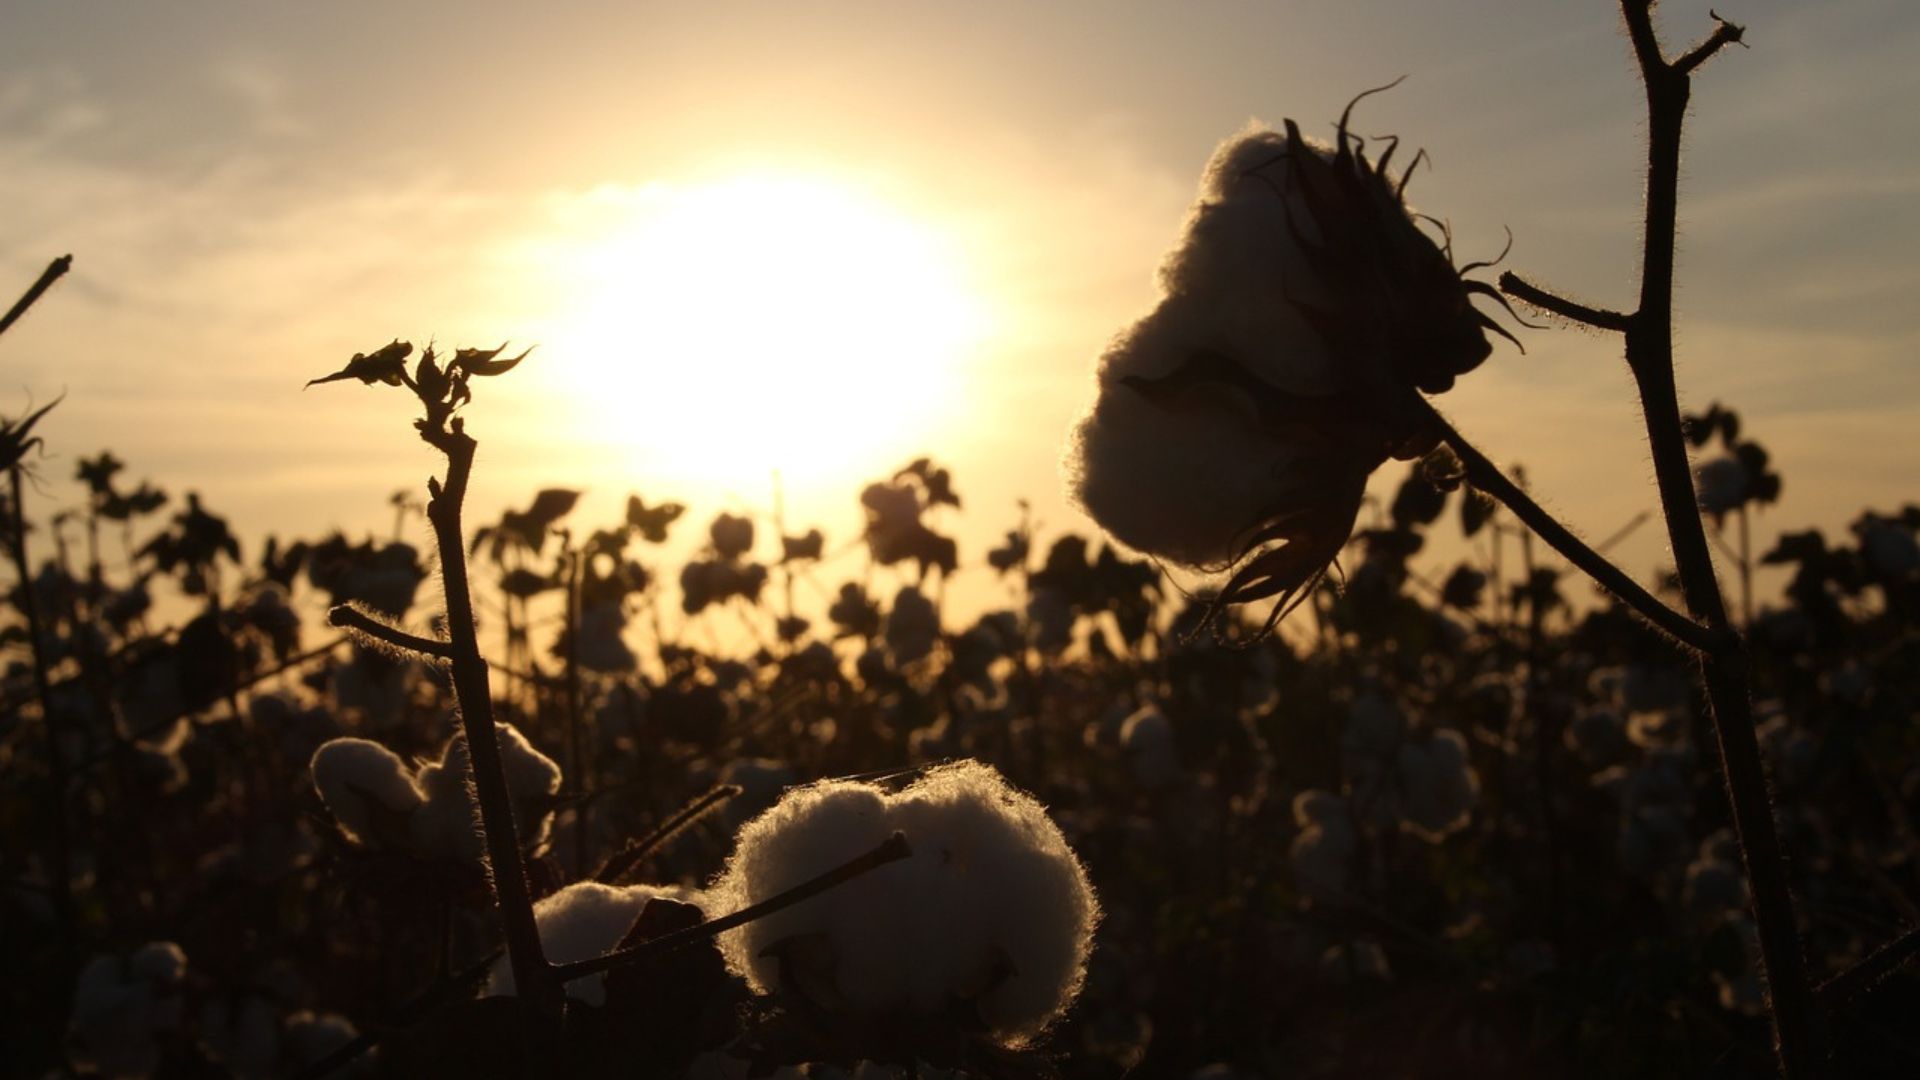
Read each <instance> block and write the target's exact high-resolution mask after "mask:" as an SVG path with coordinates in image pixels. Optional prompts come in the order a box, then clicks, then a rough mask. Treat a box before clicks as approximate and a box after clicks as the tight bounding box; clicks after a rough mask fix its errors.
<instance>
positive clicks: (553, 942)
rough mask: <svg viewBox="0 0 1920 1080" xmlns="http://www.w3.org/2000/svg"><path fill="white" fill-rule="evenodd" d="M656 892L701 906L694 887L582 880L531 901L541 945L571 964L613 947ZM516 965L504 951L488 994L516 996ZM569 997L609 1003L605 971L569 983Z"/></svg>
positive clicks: (554, 957) (552, 956)
mask: <svg viewBox="0 0 1920 1080" xmlns="http://www.w3.org/2000/svg"><path fill="white" fill-rule="evenodd" d="M655 897H664V898H666V899H668V900H676V901H679V902H680V903H683V904H693V905H694V906H696V907H699V906H701V897H700V895H699V894H698V893H696V892H694V891H693V890H692V889H685V888H681V887H680V886H677V885H665V886H662V885H602V884H600V883H599V882H597V881H579V882H575V883H574V884H572V885H569V886H567V887H566V888H564V889H561V890H560V891H559V892H557V893H554V894H553V895H552V896H549V897H546V898H545V899H543V900H541V901H540V902H539V903H537V904H535V905H533V921H534V923H535V925H537V926H538V927H539V928H540V945H541V948H542V950H543V951H545V953H546V954H547V960H548V962H549V963H554V964H571V963H573V962H575V961H578V960H592V959H594V958H595V957H599V956H605V955H606V954H608V953H610V952H612V951H613V950H614V948H615V947H616V946H618V945H619V944H620V942H621V939H623V938H625V937H626V936H627V931H628V930H631V929H633V923H634V920H635V919H638V918H639V917H640V912H641V910H642V909H644V908H645V907H646V906H647V902H648V901H650V900H652V899H654V898H655ZM513 992H514V986H513V967H512V965H510V964H509V963H508V962H507V958H506V957H505V956H502V957H501V958H500V959H499V960H498V961H496V962H495V963H494V965H493V970H492V972H491V973H490V974H489V975H488V976H487V993H486V996H488V997H503V996H512V994H513ZM567 996H568V997H570V998H574V999H576V1000H578V1001H583V1002H586V1003H587V1004H588V1005H593V1006H596V1007H597V1006H601V1005H605V1004H606V1003H607V976H606V974H605V973H604V972H603V973H601V974H598V975H589V976H587V977H586V978H584V979H575V980H573V981H572V982H570V983H568V984H567Z"/></svg>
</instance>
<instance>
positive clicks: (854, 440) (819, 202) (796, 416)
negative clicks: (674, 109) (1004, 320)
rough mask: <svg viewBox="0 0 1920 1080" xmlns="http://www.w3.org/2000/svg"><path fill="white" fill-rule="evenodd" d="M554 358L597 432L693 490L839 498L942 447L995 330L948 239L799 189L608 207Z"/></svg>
mask: <svg viewBox="0 0 1920 1080" xmlns="http://www.w3.org/2000/svg"><path fill="white" fill-rule="evenodd" d="M613 201H614V202H615V203H616V207H617V208H616V209H615V210H614V211H613V212H612V213H611V214H609V215H608V216H609V217H610V218H611V219H612V221H613V222H614V226H613V229H612V231H611V233H610V234H608V235H606V237H605V238H604V239H602V240H597V241H592V242H589V243H588V244H587V245H585V246H584V247H583V250H582V251H581V253H580V254H579V256H578V260H579V269H578V271H577V272H578V273H579V274H580V276H581V278H582V279H583V280H584V281H585V282H586V284H585V287H584V288H583V290H582V294H581V295H582V299H581V301H580V303H579V306H578V308H577V309H576V310H575V311H574V312H573V313H571V314H570V315H569V316H567V317H566V318H565V319H564V320H563V321H561V322H560V323H559V324H558V325H557V326H556V327H555V337H556V340H554V341H553V342H552V343H551V348H550V350H549V351H550V353H552V354H557V355H559V356H560V357H561V361H562V363H563V364H564V366H565V367H566V368H567V369H568V370H569V371H571V372H573V373H574V375H575V377H576V379H578V380H579V381H580V383H581V385H580V386H579V388H578V400H580V401H582V402H585V403H587V404H586V405H585V406H584V410H583V416H582V419H583V421H584V422H586V423H589V424H593V425H599V426H601V427H603V428H604V429H605V430H607V431H608V432H609V433H612V434H614V435H615V438H616V441H618V442H621V443H624V444H626V445H628V446H630V447H632V449H633V453H634V456H635V458H636V459H638V460H636V461H634V462H633V464H635V465H645V466H647V467H648V468H650V469H653V470H654V471H656V472H657V471H658V469H659V467H660V466H661V464H663V463H665V464H667V465H668V467H670V468H671V469H672V470H673V471H674V472H677V473H680V474H681V476H682V478H683V479H687V480H691V481H697V482H701V483H705V484H722V485H730V484H745V485H748V486H752V487H756V488H757V487H758V485H760V484H761V483H763V482H764V480H765V478H766V477H767V476H768V474H769V473H770V471H771V470H773V469H775V468H778V469H780V470H781V471H782V472H783V474H785V475H787V476H788V477H790V478H792V479H794V480H796V481H798V482H799V483H801V484H810V483H815V482H824V483H832V484H840V485H844V484H846V483H847V482H849V481H851V480H853V479H856V478H857V477H858V476H859V475H862V474H863V472H866V471H874V470H879V469H884V468H886V467H888V466H890V465H892V464H894V462H893V461H892V458H894V457H898V456H900V455H902V454H910V453H912V452H914V451H916V450H917V449H919V447H920V445H921V440H924V439H927V438H931V437H933V436H934V435H935V434H936V433H938V432H939V431H941V430H942V429H943V428H944V427H945V425H946V424H947V422H948V421H949V419H951V418H952V416H953V411H954V410H955V408H956V407H957V405H958V404H959V403H960V402H961V401H963V400H964V392H965V388H964V372H963V366H964V363H965V360H966V358H967V354H968V351H969V348H970V346H972V345H974V344H976V343H977V342H978V341H979V340H980V338H981V336H982V333H983V330H984V326H985V321H986V320H985V312H984V305H983V303H982V301H981V299H980V298H979V296H978V295H977V294H976V293H975V292H974V290H973V289H972V288H971V287H970V285H969V283H968V281H967V278H966V274H965V267H964V266H963V264H962V262H961V259H960V256H959V254H958V252H957V251H956V249H955V246H954V245H953V244H952V242H951V241H950V240H949V239H948V238H947V237H945V236H943V235H941V233H940V232H939V231H938V230H937V229H936V228H934V227H932V226H931V225H930V224H929V223H926V222H923V221H920V220H917V219H916V218H915V217H913V216H911V215H910V214H908V213H906V212H904V211H903V210H901V209H899V208H897V207H894V206H891V205H888V204H887V203H885V202H882V201H878V200H876V199H874V198H872V197H870V196H868V195H867V194H865V193H863V192H861V191H859V190H857V189H855V188H853V187H850V186H845V185H841V184H837V183H834V182H830V181H827V180H822V179H815V178H806V177H798V176H792V177H789V176H745V177H736V178H731V179H726V180H721V181H716V182H712V183H706V184H702V185H698V186H690V187H679V186H668V185H656V186H651V187H647V188H643V189H640V190H638V191H634V192H630V193H624V194H621V195H619V196H615V197H613Z"/></svg>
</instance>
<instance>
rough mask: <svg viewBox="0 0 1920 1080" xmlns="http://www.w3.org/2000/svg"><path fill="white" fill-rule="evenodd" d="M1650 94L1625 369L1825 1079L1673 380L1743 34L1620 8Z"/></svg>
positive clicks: (1739, 661)
mask: <svg viewBox="0 0 1920 1080" xmlns="http://www.w3.org/2000/svg"><path fill="white" fill-rule="evenodd" d="M1621 10H1622V13H1623V14H1624V15H1625V17H1626V23H1627V34H1628V37H1630V38H1631V39H1632V41H1633V50H1634V55H1635V56H1636V58H1637V59H1638V60H1639V64H1640V73H1641V77H1642V81H1643V82H1644V83H1645V86H1646V94H1647V120H1648V149H1647V190H1646V228H1645V229H1644V230H1643V231H1642V236H1643V237H1644V239H1645V247H1644V251H1643V253H1642V262H1641V276H1640V306H1639V308H1638V310H1636V311H1635V312H1634V313H1633V314H1632V316H1631V317H1630V318H1629V321H1628V325H1627V332H1626V338H1627V348H1626V352H1627V366H1628V367H1629V368H1630V369H1632V372H1633V378H1634V382H1635V384H1636V385H1637V386H1638V387H1639V391H1640V403H1641V409H1642V412H1643V414H1644V415H1645V418H1646V426H1647V438H1648V442H1649V444H1650V446H1651V448H1652V454H1653V467H1654V476H1655V478H1656V480H1657V481H1658V484H1659V489H1660V503H1661V508H1662V509H1663V510H1664V511H1665V514H1666V519H1667V535H1668V539H1669V542H1670V543H1671V544H1672V547H1673V557H1674V562H1675V565H1676V566H1677V567H1678V569H1679V574H1680V588H1681V592H1682V594H1683V595H1684V597H1685V599H1686V604H1687V608H1688V610H1689V611H1690V612H1691V613H1692V615H1693V616H1694V618H1696V619H1698V620H1700V621H1701V622H1704V623H1705V624H1706V625H1707V626H1708V627H1710V628H1712V629H1713V630H1714V631H1716V636H1717V638H1718V639H1719V640H1720V641H1721V642H1722V643H1723V644H1722V645H1721V646H1720V647H1719V648H1716V649H1714V650H1711V651H1709V652H1707V653H1705V654H1703V655H1702V657H1701V675H1702V680H1703V681H1704V682H1705V684H1706V690H1707V697H1708V701H1709V703H1710V705H1711V707H1712V712H1713V721H1714V730H1715V733H1716V735H1717V736H1718V742H1719V745H1720V761H1721V765H1722V768H1723V770H1724V772H1725V776H1726V786H1727V796H1728V799H1729V801H1730V802H1731V803H1732V806H1733V818H1734V826H1735V828H1736V829H1737V830H1738V835H1739V838H1740V849H1741V854H1742V855H1743V856H1744V858H1745V862H1746V868H1747V883H1748V885H1749V887H1750V888H1751V890H1752V894H1753V909H1754V921H1755V923H1756V924H1757V926H1758V928H1759V937H1760V954H1761V960H1762V963H1763V965H1764V966H1765V968H1766V977H1767V987H1768V991H1769V996H1770V999H1771V1004H1772V1015H1773V1028H1774V1035H1775V1038H1776V1040H1777V1044H1778V1045H1777V1047H1776V1049H1777V1050H1778V1053H1779V1056H1780V1065H1781V1068H1782V1070H1783V1072H1784V1074H1785V1075H1786V1076H1787V1077H1789V1078H1790V1080H1805V1078H1808V1077H1818V1076H1823V1075H1825V1074H1826V1072H1827V1068H1828V1055H1827V1048H1826V1045H1825V1031H1824V1024H1823V1022H1822V1017H1821V1015H1820V1013H1819V1010H1818V1008H1817V1007H1816V1003H1815V999H1814V994H1813V983H1812V980H1811V978H1810V977H1809V974H1808V970H1807V963H1806V958H1805V957H1804V956H1803V955H1802V953H1801V951H1800V936H1799V931H1798V928H1797V926H1796V923H1795V918H1794V909H1793V897H1792V894H1791V892H1790V891H1789V889H1788V886H1787V868H1786V859H1785V857H1784V854H1783V853H1782V851H1781V850H1780V840H1779V837H1778V835H1777V832H1776V829H1775V827H1774V821H1773V805H1772V801H1771V799H1770V798H1769V797H1768V794H1767V782H1766V773H1765V771H1764V769H1763V767H1762V764H1761V757H1760V741H1759V738H1758V736H1757V735H1756V733H1755V731H1754V726H1753V714H1752V707H1751V703H1750V701H1749V699H1748V693H1749V691H1748V687H1749V686H1750V668H1749V662H1748V657H1747V653H1746V648H1745V646H1744V644H1743V643H1742V642H1741V641H1740V639H1739V637H1738V636H1737V634H1735V633H1734V632H1733V629H1732V627H1731V625H1730V620H1729V619H1728V617H1727V609H1726V601H1725V599H1724V598H1723V597H1722V596H1721V592H1720V582H1719V580H1718V578H1716V577H1715V576H1714V570H1713V556H1712V553H1711V551H1710V550H1709V549H1708V547H1707V536H1706V529H1705V527H1704V526H1703V525H1702V523H1701V520H1700V511H1699V507H1698V506H1697V504H1696V501H1695V499H1696V496H1695V494H1694V488H1693V470H1692V466H1691V463H1690V462H1689V460H1688V457H1687V444H1686V439H1685V437H1684V435H1683V434H1682V428H1681V421H1680V402H1679V394H1678V392H1677V390H1676V388H1675V385H1674V376H1673V268H1674V236H1675V229H1676V225H1677V219H1678V212H1677V211H1678V205H1679V178H1680V133H1681V128H1682V126H1683V124H1684V123H1685V120H1686V112H1687V100H1688V98H1689V97H1690V96H1691V94H1692V72H1693V71H1694V70H1695V69H1697V68H1698V67H1699V66H1700V65H1701V64H1702V63H1704V62H1705V61H1706V60H1707V59H1708V58H1709V57H1711V56H1712V55H1713V54H1714V53H1715V52H1716V51H1718V50H1719V49H1720V48H1722V47H1723V46H1725V45H1727V44H1730V43H1733V42H1738V41H1739V40H1740V35H1741V32H1740V29H1739V28H1738V27H1735V26H1733V25H1732V24H1730V23H1727V22H1724V21H1722V22H1720V23H1719V25H1718V26H1717V27H1716V28H1715V30H1714V32H1713V34H1712V36H1710V37H1708V38H1707V39H1706V40H1705V41H1703V42H1701V43H1700V44H1699V45H1697V46H1695V47H1694V48H1693V49H1691V50H1689V51H1688V52H1687V53H1685V54H1683V55H1682V56H1681V57H1680V58H1679V59H1677V60H1673V61H1669V60H1667V59H1666V58H1665V57H1664V56H1663V55H1662V54H1661V51H1660V42H1659V39H1658V37H1657V36H1656V35H1655V33H1654V28H1653V4H1652V2H1651V0H1622V2H1621Z"/></svg>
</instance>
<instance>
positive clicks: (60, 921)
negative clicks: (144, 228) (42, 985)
mask: <svg viewBox="0 0 1920 1080" xmlns="http://www.w3.org/2000/svg"><path fill="white" fill-rule="evenodd" d="M49 272H51V271H49ZM54 276H56V277H57V276H58V275H54ZM43 280H44V279H43ZM43 291H44V288H43ZM33 295H37V294H29V296H30V297H31V296H33ZM30 302H31V300H30V299H29V300H23V301H22V302H21V306H20V307H19V308H18V310H25V308H24V305H25V304H27V303H30ZM7 473H8V479H9V481H10V482H11V489H12V492H13V502H12V505H11V506H9V507H8V509H9V510H10V511H11V512H10V513H9V514H8V515H7V527H8V530H9V531H10V532H11V533H12V536H11V537H10V539H11V540H12V545H11V546H12V548H13V568H14V572H15V575H16V577H17V578H18V579H19V590H20V615H21V617H22V618H24V619H25V620H26V623H27V647H28V650H29V651H30V652H31V653H32V654H33V685H34V690H35V692H36V693H38V694H39V696H40V726H41V728H42V729H43V730H44V731H45V733H46V739H47V784H48V786H49V787H51V788H52V789H53V790H52V794H51V797H50V798H48V800H47V807H46V812H47V813H48V814H49V815H50V816H51V819H52V820H51V829H50V830H49V835H48V837H47V877H48V878H49V881H48V883H47V884H48V885H49V886H50V891H51V892H52V900H53V918H54V924H55V925H56V926H57V927H58V934H59V939H58V946H59V950H60V957H61V964H60V967H61V970H62V972H71V970H72V968H73V963H72V961H73V949H74V913H73V872H72V853H73V838H72V834H71V832H70V830H69V827H68V823H67V760H66V754H65V753H64V752H63V750H62V748H61V746H60V732H59V731H58V730H57V728H56V726H55V724H54V720H53V691H52V689H51V687H50V684H49V682H48V678H47V660H46V654H45V652H44V650H43V649H42V647H41V644H42V643H41V636H40V635H41V626H40V605H39V601H38V599H37V598H36V597H35V596H34V593H33V571H32V564H31V562H30V561H29V560H28V558H27V512H26V507H25V505H24V504H23V503H22V502H21V497H22V494H23V492H22V490H21V489H22V487H23V486H24V485H22V484H21V482H20V473H21V469H20V466H19V465H15V466H13V467H12V468H11V469H8V470H7Z"/></svg>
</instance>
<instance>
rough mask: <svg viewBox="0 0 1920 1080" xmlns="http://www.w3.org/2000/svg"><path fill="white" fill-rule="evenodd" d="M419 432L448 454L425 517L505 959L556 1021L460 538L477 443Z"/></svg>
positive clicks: (435, 431)
mask: <svg viewBox="0 0 1920 1080" xmlns="http://www.w3.org/2000/svg"><path fill="white" fill-rule="evenodd" d="M421 437H422V438H424V439H426V441H427V442H428V443H429V444H431V445H432V446H433V447H434V448H435V449H437V450H439V451H440V452H441V453H443V454H445V455H446V456H447V482H446V484H445V486H444V487H443V486H441V485H439V484H437V483H433V482H431V481H430V482H429V483H428V490H429V491H430V492H431V494H432V500H431V501H430V502H429V503H428V504H427V520H428V521H429V522H431V523H432V525H433V534H434V541H435V543H436V545H437V546H438V548H439V550H440V579H441V583H442V585H443V587H444V588H445V590H446V600H447V636H448V637H449V638H451V639H452V640H451V641H450V643H449V644H450V649H451V654H452V655H451V657H450V660H451V664H450V666H451V668H452V674H453V694H454V699H455V702H456V703H457V705H458V707H459V710H460V726H461V730H462V731H464V732H465V733H466V737H467V749H468V751H469V753H470V755H471V757H472V761H473V781H474V788H475V792H476V794H478V796H479V799H480V824H481V831H482V832H483V833H484V834H485V839H486V845H487V864H488V866H489V868H490V869H491V871H492V873H491V875H490V876H491V878H492V881H493V891H494V897H495V899H496V900H498V902H499V906H500V922H501V924H502V927H503V929H504V930H505V936H506V939H507V957H508V961H509V963H511V965H512V967H513V981H514V985H515V986H516V987H518V988H519V994H520V996H521V997H522V998H524V999H526V1001H527V1003H528V1004H529V1005H531V1006H532V1007H533V1009H534V1010H535V1012H536V1013H537V1014H538V1015H541V1016H547V1017H551V1018H554V1019H556V1020H557V1019H558V1017H559V1015H560V1010H561V1007H562V998H561V995H560V985H559V983H557V982H556V981H554V978H553V968H552V966H551V965H549V964H548V963H547V959H546V954H545V952H544V951H543V950H542V949H541V946H540V933H539V930H538V929H537V927H536V926H535V924H534V921H533V899H532V896H531V894H530V892H529V890H528V888H527V871H526V866H525V864H524V863H523V862H522V860H521V857H520V840H519V836H518V830H517V829H516V828H515V826H514V817H513V802H512V796H511V795H510V794H509V793H508V791H507V778H506V773H505V771H504V770H503V768H502V766H501V763H500V743H499V740H498V738H497V737H496V735H495V734H494V722H493V692H492V688H491V687H490V686H489V685H488V679H487V662H486V661H485V660H484V659H482V658H481V656H480V643H479V641H478V639H477V637H476V632H475V624H474V618H473V595H472V592H471V590H470V587H469V585H468V582H467V549H466V544H465V542H464V541H463V539H462V537H461V531H460V508H461V504H462V503H463V502H464V501H465V499H466V494H467V480H468V478H469V477H470V476H471V475H472V473H473V452H474V448H475V443H474V441H473V439H472V438H471V437H470V436H468V435H467V433H466V430H465V426H464V425H463V424H462V423H461V422H460V421H459V420H458V419H456V420H454V421H453V422H452V426H451V428H436V427H431V426H429V427H426V428H424V429H423V430H422V432H421Z"/></svg>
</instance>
